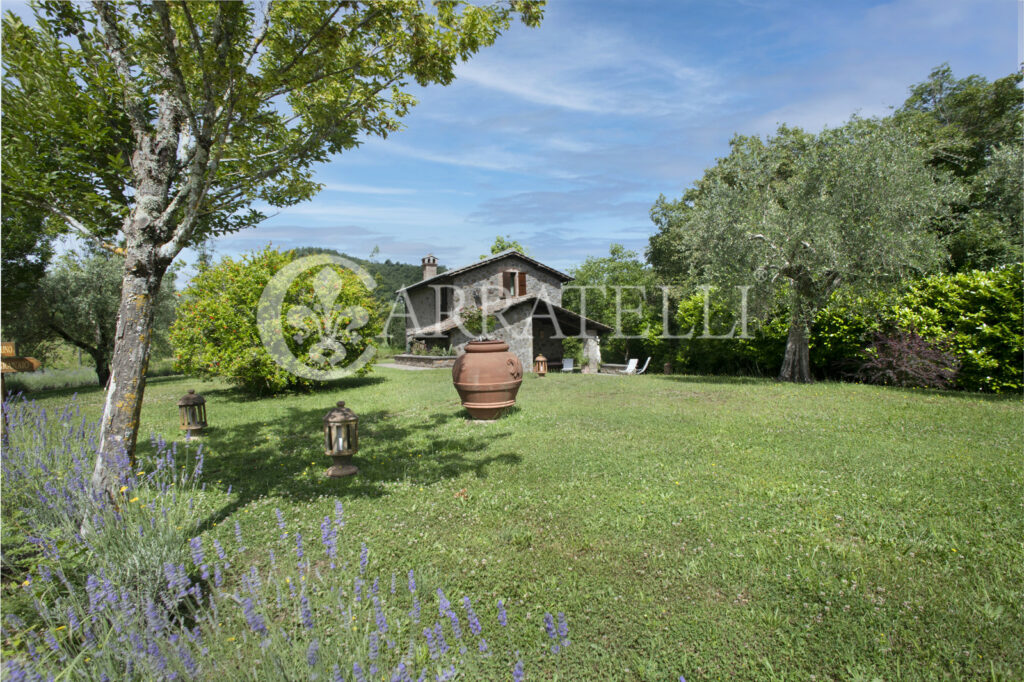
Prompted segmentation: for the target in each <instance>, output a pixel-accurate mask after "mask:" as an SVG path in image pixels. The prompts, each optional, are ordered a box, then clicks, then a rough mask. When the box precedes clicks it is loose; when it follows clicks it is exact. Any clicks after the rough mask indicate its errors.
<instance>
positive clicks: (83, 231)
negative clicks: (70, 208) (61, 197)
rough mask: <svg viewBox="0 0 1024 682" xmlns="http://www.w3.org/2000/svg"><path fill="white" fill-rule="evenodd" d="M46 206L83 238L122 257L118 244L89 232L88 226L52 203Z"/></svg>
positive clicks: (122, 253) (122, 252) (122, 251)
mask: <svg viewBox="0 0 1024 682" xmlns="http://www.w3.org/2000/svg"><path fill="white" fill-rule="evenodd" d="M47 208H49V210H50V211H52V212H53V213H54V215H56V216H58V217H59V218H60V219H61V220H63V221H64V222H65V223H67V226H68V227H70V228H71V229H73V230H74V231H75V232H77V233H79V234H80V235H81V236H82V237H84V238H85V239H88V240H90V241H92V242H93V243H95V244H96V245H97V246H99V247H100V248H101V249H103V250H104V251H109V252H110V253H113V254H117V255H118V256H121V257H124V249H122V248H121V247H120V246H114V245H113V244H110V243H109V242H105V241H103V240H102V239H100V238H99V237H97V236H96V235H94V234H93V233H92V232H90V231H89V228H87V227H86V226H85V225H83V224H82V223H81V222H79V221H78V220H76V219H75V218H73V217H71V216H70V215H68V214H67V213H65V212H64V211H61V210H60V209H59V208H56V207H55V206H52V205H51V206H48V207H47Z"/></svg>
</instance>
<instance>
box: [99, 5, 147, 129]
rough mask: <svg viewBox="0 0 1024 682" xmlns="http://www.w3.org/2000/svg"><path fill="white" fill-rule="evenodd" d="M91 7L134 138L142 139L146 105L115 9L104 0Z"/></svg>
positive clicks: (145, 123)
mask: <svg viewBox="0 0 1024 682" xmlns="http://www.w3.org/2000/svg"><path fill="white" fill-rule="evenodd" d="M93 7H94V8H95V9H96V15H97V17H98V18H99V25H100V26H102V27H103V31H102V37H103V45H104V47H106V48H107V51H108V52H109V53H110V57H111V59H112V60H113V62H114V69H115V71H117V75H118V76H119V77H120V79H121V82H122V87H123V89H124V94H123V96H124V105H125V111H126V112H127V114H128V120H129V121H130V122H131V125H132V131H133V132H134V133H135V136H136V138H138V139H140V140H141V139H142V138H144V137H145V136H146V135H147V134H148V132H149V119H148V118H147V117H146V106H145V102H144V101H143V97H142V94H141V93H139V92H138V91H137V90H136V88H135V85H134V80H133V79H132V72H131V63H130V62H129V61H128V57H127V51H128V50H127V48H126V46H125V44H124V41H123V40H121V34H120V32H119V31H118V28H119V26H118V22H117V10H116V9H114V6H113V4H112V3H110V2H107V1H106V0H93Z"/></svg>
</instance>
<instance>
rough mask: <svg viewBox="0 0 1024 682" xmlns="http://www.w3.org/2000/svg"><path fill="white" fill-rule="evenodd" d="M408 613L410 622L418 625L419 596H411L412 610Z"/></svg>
mask: <svg viewBox="0 0 1024 682" xmlns="http://www.w3.org/2000/svg"><path fill="white" fill-rule="evenodd" d="M409 615H410V616H412V622H414V623H416V624H417V625H419V622H420V598H419V597H413V598H412V610H411V611H410V612H409Z"/></svg>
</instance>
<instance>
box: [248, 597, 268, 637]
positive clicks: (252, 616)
mask: <svg viewBox="0 0 1024 682" xmlns="http://www.w3.org/2000/svg"><path fill="white" fill-rule="evenodd" d="M242 613H243V614H244V615H245V621H246V622H247V623H248V624H249V628H250V629H252V631H253V632H259V633H261V634H267V624H266V623H264V622H263V616H261V615H260V614H258V613H257V612H256V607H255V605H253V603H252V599H250V598H249V597H246V598H245V599H243V600H242Z"/></svg>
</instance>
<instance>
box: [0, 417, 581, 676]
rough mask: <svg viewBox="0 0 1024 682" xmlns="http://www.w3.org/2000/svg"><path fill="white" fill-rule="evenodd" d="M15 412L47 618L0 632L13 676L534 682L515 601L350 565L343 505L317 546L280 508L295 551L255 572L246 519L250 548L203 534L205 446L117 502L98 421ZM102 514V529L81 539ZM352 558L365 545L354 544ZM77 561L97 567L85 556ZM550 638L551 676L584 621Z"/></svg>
mask: <svg viewBox="0 0 1024 682" xmlns="http://www.w3.org/2000/svg"><path fill="white" fill-rule="evenodd" d="M5 408H10V414H11V417H12V419H11V425H12V428H11V430H10V436H11V445H10V447H8V448H5V450H4V454H3V474H4V477H5V481H4V482H5V489H7V488H8V486H9V485H11V482H12V481H14V482H16V483H15V485H17V486H19V490H18V491H17V495H16V496H15V497H16V502H15V504H19V505H21V506H20V507H14V506H13V505H12V504H11V503H10V500H6V499H5V506H4V509H3V511H4V520H5V526H6V521H7V518H8V512H9V511H11V509H18V510H20V513H21V514H22V515H23V516H24V517H25V518H26V519H29V520H30V521H28V522H29V523H30V524H31V525H32V532H34V533H37V536H33V537H36V538H37V539H38V541H39V542H38V547H39V550H40V558H39V561H38V562H37V563H36V565H35V566H34V568H33V570H32V573H31V575H29V576H27V577H26V578H25V579H24V581H21V584H20V587H19V588H18V589H19V590H20V592H21V594H22V596H23V597H24V599H23V602H27V603H31V605H32V607H31V613H23V614H22V616H24V618H23V617H19V615H17V614H15V613H5V614H4V617H3V622H2V623H0V637H2V638H3V640H4V648H5V651H4V653H5V656H4V658H5V661H4V663H3V668H2V672H3V677H4V678H5V679H15V680H17V679H87V680H172V679H211V678H215V677H224V678H226V679H232V680H235V679H239V680H282V679H285V680H299V679H302V680H305V679H311V680H312V679H316V680H337V679H355V680H361V679H363V680H365V679H381V678H384V679H390V680H427V679H432V680H447V679H452V678H453V677H456V676H465V677H469V678H475V679H494V678H508V677H510V676H511V677H513V678H514V679H522V678H523V675H524V670H525V664H524V659H523V657H522V656H520V655H519V652H518V651H516V652H515V653H514V654H513V653H512V652H510V651H508V649H510V642H511V637H510V636H509V633H508V628H509V625H508V623H509V620H508V617H507V614H506V612H505V607H504V604H503V603H501V602H500V601H499V602H498V603H497V604H496V605H495V607H496V608H494V610H493V611H492V610H491V609H490V608H487V607H484V606H483V605H481V604H479V603H474V602H473V600H471V599H470V597H468V596H462V597H461V598H460V599H458V600H456V601H455V603H456V604H459V605H460V606H455V605H453V602H452V601H450V600H449V599H448V598H447V597H446V596H445V593H444V592H443V590H441V589H436V588H435V591H434V592H433V593H432V594H433V596H427V595H431V592H430V590H424V589H422V588H423V586H418V585H417V581H416V577H417V576H416V575H415V574H414V573H413V572H412V571H409V572H408V579H407V581H403V582H406V584H407V588H406V589H401V588H400V587H399V585H398V581H397V580H396V579H395V573H394V572H392V571H391V569H390V567H383V566H376V565H375V563H374V562H373V561H372V555H371V552H370V549H369V547H367V546H366V544H365V543H363V544H360V546H359V549H358V561H357V562H355V561H354V562H349V563H343V564H342V565H341V566H340V567H339V563H341V562H340V561H339V555H340V554H342V552H341V551H340V548H339V545H340V544H341V543H340V540H341V531H342V529H343V526H344V515H343V509H342V508H341V504H340V503H337V504H336V505H335V509H334V514H333V517H332V516H325V517H324V519H323V521H322V523H321V524H320V534H319V538H320V541H319V542H316V541H315V540H311V539H306V540H304V539H303V538H304V536H303V532H302V531H303V530H305V529H299V528H289V527H288V522H287V519H286V518H285V517H284V515H283V514H280V513H278V515H277V516H278V518H277V521H278V525H279V528H280V530H281V532H282V533H283V534H284V533H287V535H288V536H289V537H292V538H294V541H295V546H294V551H292V552H288V553H286V555H283V556H279V557H276V558H275V561H274V562H273V564H272V565H271V567H270V568H266V567H264V568H263V569H262V570H261V569H259V568H257V567H256V566H248V567H246V566H244V562H243V560H242V557H243V552H244V551H245V540H246V538H245V532H244V529H243V528H242V527H241V526H240V525H238V524H236V525H235V534H234V538H235V541H234V543H230V542H229V543H222V542H221V541H219V540H213V541H209V540H207V539H204V538H203V537H202V536H199V535H197V534H195V533H196V532H197V530H198V525H197V519H198V512H197V506H198V505H196V504H195V503H194V501H193V498H192V496H190V494H189V493H195V491H196V485H197V481H198V479H199V476H200V475H201V471H202V455H201V452H197V455H196V457H195V458H194V460H193V461H192V466H191V468H189V467H187V466H186V469H184V470H183V469H182V464H181V459H182V458H181V456H179V454H178V449H177V448H176V447H175V446H174V445H173V444H172V445H167V444H166V443H162V442H160V441H159V440H154V446H155V447H154V449H155V452H156V453H157V454H156V455H155V456H154V457H152V458H150V459H148V460H146V466H147V468H144V469H142V470H141V475H140V473H139V471H135V472H129V471H125V472H123V474H122V478H121V480H122V484H123V489H122V490H121V491H120V497H119V498H118V499H117V500H114V501H110V500H106V499H104V498H102V497H96V496H93V495H91V493H89V492H88V490H89V488H88V486H87V481H85V476H86V474H85V472H86V471H88V467H85V466H84V463H85V462H88V461H90V458H91V457H92V456H94V455H95V443H96V441H95V439H94V438H93V435H94V433H95V431H94V427H93V425H90V424H87V423H84V422H82V423H81V424H79V423H78V421H75V422H74V423H75V426H74V428H71V427H68V426H67V424H68V423H71V421H72V420H78V416H77V413H76V411H75V410H74V409H73V408H71V409H69V410H68V411H66V412H65V413H64V414H62V415H59V416H57V417H56V418H55V421H50V420H51V419H54V416H53V415H49V416H47V415H46V414H45V413H43V412H42V411H40V410H38V409H36V408H35V407H34V406H33V405H31V404H30V403H24V402H20V403H18V404H16V405H6V406H5ZM55 425H56V426H55ZM62 429H64V431H62ZM65 432H68V433H70V434H71V435H68V436H67V437H65V436H64V435H63V434H65ZM56 435H59V436H60V437H59V438H58V437H56ZM182 450H184V449H182ZM76 462H77V463H78V468H77V469H76ZM32 476H36V477H37V478H36V480H30V479H31V478H32ZM40 491H41V492H42V494H41V495H40V494H39V493H40ZM53 491H56V493H55V492H53ZM62 491H65V492H67V493H68V494H67V496H66V497H65V495H64V494H63V492H62ZM61 515H65V516H66V517H67V520H66V521H61V520H59V517H60V516H61ZM87 519H88V520H89V522H90V523H91V530H90V532H88V533H85V534H82V533H79V532H78V530H77V528H78V526H77V524H78V523H79V522H81V521H83V520H87ZM314 537H316V535H315V534H314V533H311V532H308V531H307V532H306V534H305V538H314ZM225 544H227V545H228V546H225ZM350 549H351V551H352V553H356V551H357V550H356V549H355V547H354V543H353V544H352V546H351V547H350ZM72 553H73V554H76V555H79V556H81V557H83V559H82V560H80V561H78V562H77V563H76V562H72V561H70V559H69V557H70V556H71V555H72ZM130 555H134V556H130ZM119 564H120V565H119ZM349 565H351V568H349ZM72 566H74V567H75V568H76V569H79V570H80V571H81V572H83V573H84V579H82V580H77V579H76V578H75V576H74V575H72V571H70V568H71V567H72ZM380 576H385V581H384V582H383V585H384V586H385V588H384V589H381V585H382V581H381V579H380ZM140 583H141V584H142V586H140ZM388 585H390V586H391V589H388V588H387V586H388ZM5 606H6V605H5ZM421 606H422V611H421ZM435 608H436V617H434V616H432V614H434V613H435V611H434V609H435ZM6 610H7V609H5V611H6ZM26 620H29V621H31V622H28V623H27V622H26ZM547 621H548V623H549V624H551V623H553V620H551V617H550V616H548V617H547ZM536 634H537V637H536V642H537V651H538V654H537V655H538V656H539V657H540V658H539V659H538V661H536V662H539V663H540V664H542V665H544V666H545V667H546V666H548V665H549V662H548V659H551V658H552V657H553V656H554V655H555V654H557V653H558V651H560V650H561V648H563V647H564V646H566V645H568V624H567V622H566V621H565V618H564V616H563V615H562V614H559V620H558V626H557V629H556V632H555V634H556V637H557V639H556V644H557V645H558V646H552V643H551V641H550V640H545V638H544V636H543V632H542V631H540V630H538V632H537V633H536ZM549 634H550V629H549ZM503 648H504V651H503ZM527 662H529V661H527Z"/></svg>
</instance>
